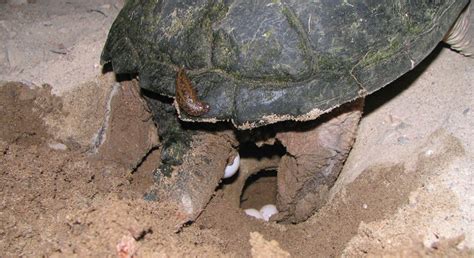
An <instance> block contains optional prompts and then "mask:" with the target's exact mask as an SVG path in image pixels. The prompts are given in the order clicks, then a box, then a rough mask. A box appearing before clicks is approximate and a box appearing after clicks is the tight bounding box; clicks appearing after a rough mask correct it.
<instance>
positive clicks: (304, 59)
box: [102, 0, 469, 128]
mask: <svg viewBox="0 0 474 258" xmlns="http://www.w3.org/2000/svg"><path fill="white" fill-rule="evenodd" d="M468 2H469V0H312V1H308V0H305V1H303V0H301V1H296V0H293V1H283V0H281V1H279V0H273V1H263V0H262V1H248V0H241V1H225V0H221V1H219V0H215V1H212V0H211V1H204V0H195V1H192V0H173V1H166V0H129V1H128V2H127V3H126V5H125V7H124V8H123V10H122V11H121V12H120V14H119V16H118V17H117V19H116V20H115V22H114V24H113V26H112V28H111V30H110V33H109V37H108V39H107V42H106V45H105V48H104V50H103V53H102V62H103V63H106V62H112V66H113V69H114V70H115V72H116V73H138V75H139V78H140V84H141V87H142V88H144V89H147V90H150V91H153V92H156V93H158V94H161V95H166V96H172V97H173V96H175V80H176V73H177V70H178V68H179V67H182V66H184V67H185V68H186V69H187V71H188V72H187V73H188V76H189V78H190V79H191V80H192V82H193V83H194V85H195V87H196V89H197V91H198V95H199V98H200V100H202V101H205V102H207V103H209V104H210V111H209V112H208V113H206V114H204V115H202V116H199V117H189V116H186V114H183V113H182V112H181V118H182V119H184V120H192V121H216V120H232V121H233V123H234V124H235V125H237V126H238V127H239V128H252V127H256V126H260V125H264V124H269V123H274V122H276V121H281V120H289V119H293V120H309V119H314V118H316V117H318V116H319V115H320V114H322V113H325V112H328V111H329V110H331V109H333V108H334V107H337V106H339V105H341V104H343V103H346V102H348V101H351V100H354V99H356V98H358V97H361V96H365V95H367V94H370V93H372V92H374V91H376V90H378V89H380V88H381V87H383V86H385V85H387V84H388V83H390V82H392V81H393V80H395V79H397V78H398V77H400V76H401V75H403V74H404V73H406V72H407V71H409V70H411V69H412V68H413V67H414V66H416V65H417V64H418V63H420V61H421V60H423V58H425V57H426V56H427V55H428V54H429V53H430V52H431V51H432V50H433V48H434V47H435V46H436V45H437V44H438V43H439V42H440V41H441V40H442V38H443V36H444V35H445V34H446V32H447V31H448V30H449V28H450V27H451V25H452V24H453V23H454V21H455V20H456V18H457V17H458V15H459V13H460V12H461V11H462V9H463V8H464V7H465V6H466V4H467V3H468Z"/></svg>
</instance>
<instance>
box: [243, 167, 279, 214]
mask: <svg viewBox="0 0 474 258" xmlns="http://www.w3.org/2000/svg"><path fill="white" fill-rule="evenodd" d="M276 196H277V171H276V170H268V171H267V170H263V171H260V172H258V173H257V174H254V175H252V176H250V177H249V178H248V179H247V181H246V182H245V185H244V188H243V190H242V195H241V196H240V208H242V209H250V208H254V209H257V210H259V209H260V208H261V207H262V206H264V205H266V204H276Z"/></svg>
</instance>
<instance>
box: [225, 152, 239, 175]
mask: <svg viewBox="0 0 474 258" xmlns="http://www.w3.org/2000/svg"><path fill="white" fill-rule="evenodd" d="M239 166H240V156H239V154H238V153H237V156H235V158H234V161H233V162H232V164H230V165H227V167H225V170H224V178H229V177H231V176H233V175H234V174H235V172H237V170H239Z"/></svg>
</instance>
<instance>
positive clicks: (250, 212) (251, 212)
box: [244, 209, 263, 219]
mask: <svg viewBox="0 0 474 258" xmlns="http://www.w3.org/2000/svg"><path fill="white" fill-rule="evenodd" d="M244 212H245V214H247V215H248V216H250V217H254V218H257V219H263V217H262V214H261V213H260V212H259V211H258V210H256V209H245V210H244Z"/></svg>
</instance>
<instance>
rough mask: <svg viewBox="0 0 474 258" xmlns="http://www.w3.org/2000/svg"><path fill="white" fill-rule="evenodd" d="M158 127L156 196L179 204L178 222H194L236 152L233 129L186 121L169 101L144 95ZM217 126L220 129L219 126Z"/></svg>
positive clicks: (154, 190)
mask: <svg viewBox="0 0 474 258" xmlns="http://www.w3.org/2000/svg"><path fill="white" fill-rule="evenodd" d="M145 98H146V100H147V102H148V104H149V106H150V108H151V109H152V113H153V114H154V119H155V121H156V123H157V126H158V128H159V129H158V132H159V135H160V140H161V164H160V165H159V168H158V169H157V171H156V172H155V180H156V183H155V185H154V187H153V188H154V189H153V195H154V196H153V197H150V198H149V199H156V200H158V201H163V202H167V203H169V204H172V205H176V206H177V208H178V210H177V214H176V215H177V216H178V217H179V221H180V222H179V225H177V226H178V227H180V226H181V225H182V224H184V223H186V222H189V221H193V220H195V219H196V218H197V216H198V215H199V214H200V213H201V212H202V210H203V209H204V208H205V206H206V205H207V203H208V202H209V200H210V199H211V197H212V195H213V194H214V191H215V189H216V187H217V185H218V184H219V182H220V180H221V179H222V177H223V176H224V170H225V168H226V166H227V165H228V164H227V163H228V159H229V157H231V156H233V155H235V153H236V151H235V149H234V147H235V146H236V140H235V138H234V136H233V130H231V129H228V128H226V127H225V126H224V127H223V128H219V127H218V126H214V127H213V126H210V125H209V126H208V127H206V125H199V126H200V127H201V128H198V125H195V124H192V123H190V124H186V123H183V122H181V121H180V120H179V119H178V115H177V114H176V109H175V108H174V107H173V106H172V105H171V102H170V101H167V100H166V99H163V98H160V97H159V96H150V95H148V96H145ZM216 127H217V128H216Z"/></svg>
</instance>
